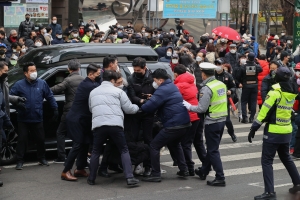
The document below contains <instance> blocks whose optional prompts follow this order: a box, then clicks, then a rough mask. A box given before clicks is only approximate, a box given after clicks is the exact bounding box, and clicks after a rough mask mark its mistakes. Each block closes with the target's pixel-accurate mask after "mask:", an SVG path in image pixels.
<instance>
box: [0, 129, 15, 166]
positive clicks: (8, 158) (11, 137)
mask: <svg viewBox="0 0 300 200" xmlns="http://www.w3.org/2000/svg"><path fill="white" fill-rule="evenodd" d="M17 143H18V134H17V133H16V132H15V131H9V132H6V140H3V141H2V149H1V152H0V159H1V164H2V165H11V164H14V163H15V162H16V161H17V154H16V153H17V151H16V149H17Z"/></svg>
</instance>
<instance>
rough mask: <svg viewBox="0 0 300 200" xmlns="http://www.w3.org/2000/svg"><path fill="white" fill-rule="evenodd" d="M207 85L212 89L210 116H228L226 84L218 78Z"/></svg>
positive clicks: (214, 117)
mask: <svg viewBox="0 0 300 200" xmlns="http://www.w3.org/2000/svg"><path fill="white" fill-rule="evenodd" d="M206 85H207V86H208V87H209V88H210V89H211V91H212V98H211V99H210V106H209V108H208V116H209V117H210V118H213V119H216V118H221V117H226V116H227V114H228V113H227V112H228V110H227V109H228V108H227V89H226V85H225V84H224V83H223V82H221V81H218V80H213V81H211V82H209V83H207V84H206Z"/></svg>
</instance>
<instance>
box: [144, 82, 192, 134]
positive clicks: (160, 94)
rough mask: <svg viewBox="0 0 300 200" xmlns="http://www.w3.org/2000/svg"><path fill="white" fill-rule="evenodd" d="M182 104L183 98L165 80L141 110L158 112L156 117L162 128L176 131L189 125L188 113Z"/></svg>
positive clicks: (173, 85) (174, 87)
mask: <svg viewBox="0 0 300 200" xmlns="http://www.w3.org/2000/svg"><path fill="white" fill-rule="evenodd" d="M182 102H183V98H182V95H181V94H180V92H179V90H178V88H177V87H176V86H175V84H174V83H172V81H171V80H170V79H167V80H165V81H164V82H163V83H162V84H161V85H160V86H159V87H158V88H157V89H156V91H155V92H154V94H153V95H152V96H151V98H150V99H149V100H148V101H147V102H146V103H145V104H144V105H142V107H141V108H142V110H143V111H144V112H146V113H154V112H155V111H156V110H158V112H157V115H158V117H159V118H160V120H161V122H162V124H163V126H164V128H170V129H171V128H172V129H176V128H181V127H183V126H184V127H186V125H187V124H190V116H189V113H188V111H187V109H186V108H185V107H184V106H183V104H182Z"/></svg>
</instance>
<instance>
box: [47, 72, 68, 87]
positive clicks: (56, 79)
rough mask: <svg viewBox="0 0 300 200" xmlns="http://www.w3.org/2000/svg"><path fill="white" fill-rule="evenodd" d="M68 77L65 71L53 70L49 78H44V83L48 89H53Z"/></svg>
mask: <svg viewBox="0 0 300 200" xmlns="http://www.w3.org/2000/svg"><path fill="white" fill-rule="evenodd" d="M68 75H69V71H68V70H67V69H61V70H55V71H54V72H53V73H52V75H51V76H49V77H47V78H46V80H45V81H46V82H47V84H48V85H49V87H50V88H51V87H53V86H55V85H57V84H59V83H61V82H63V81H64V79H65V78H66V77H67V76H68Z"/></svg>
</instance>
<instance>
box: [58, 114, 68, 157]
mask: <svg viewBox="0 0 300 200" xmlns="http://www.w3.org/2000/svg"><path fill="white" fill-rule="evenodd" d="M66 135H67V124H66V120H65V118H64V119H63V118H62V120H61V121H60V124H59V126H58V128H57V131H56V139H57V157H58V159H61V160H64V159H65V158H66V150H65V138H66Z"/></svg>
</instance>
